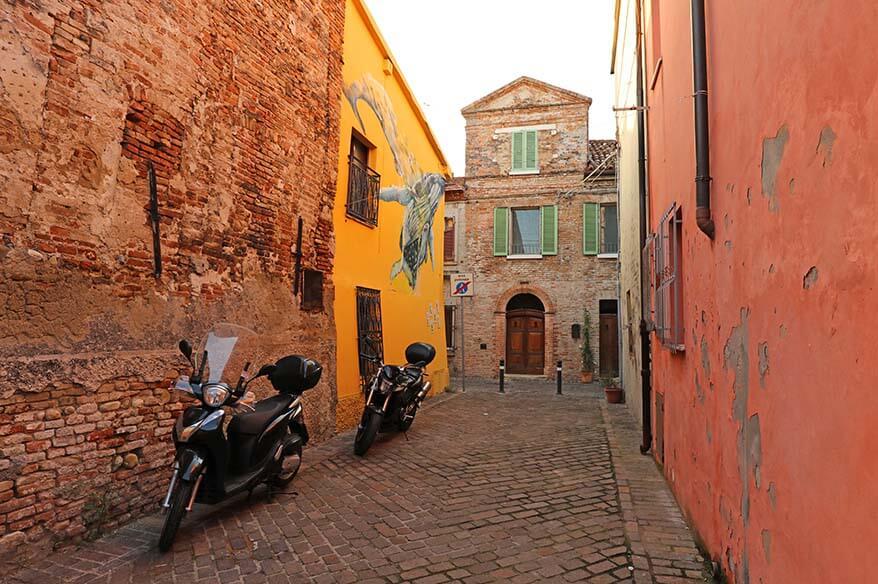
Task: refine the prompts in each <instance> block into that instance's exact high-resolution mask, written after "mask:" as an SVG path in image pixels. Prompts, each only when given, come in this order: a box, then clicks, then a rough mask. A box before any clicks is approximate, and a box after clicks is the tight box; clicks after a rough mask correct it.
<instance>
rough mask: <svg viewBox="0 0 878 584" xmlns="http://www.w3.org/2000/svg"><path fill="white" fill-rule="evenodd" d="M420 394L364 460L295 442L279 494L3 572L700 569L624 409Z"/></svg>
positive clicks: (586, 401)
mask: <svg viewBox="0 0 878 584" xmlns="http://www.w3.org/2000/svg"><path fill="white" fill-rule="evenodd" d="M468 389H469V391H468V392H467V393H466V394H445V395H441V396H439V397H437V398H434V399H432V400H430V401H429V402H428V403H427V405H426V406H425V409H424V410H422V411H421V413H420V415H419V416H418V419H417V420H416V421H415V424H414V425H413V427H412V429H411V431H410V432H409V434H408V439H406V437H405V436H403V435H396V434H390V435H383V436H382V437H380V438H379V440H378V442H377V443H376V444H375V445H374V446H373V448H372V450H370V451H369V453H368V454H367V456H366V457H365V458H364V459H359V458H357V457H355V456H354V455H353V453H352V447H351V443H352V440H353V438H352V434H351V432H347V433H345V434H341V435H339V436H337V437H335V438H334V439H332V440H330V441H328V442H325V443H323V444H320V445H319V446H316V447H314V448H309V449H307V450H306V452H305V464H304V466H303V468H302V470H301V472H300V474H299V476H298V477H297V479H296V480H295V481H294V482H293V485H292V489H291V491H294V493H293V492H291V493H290V494H283V495H278V496H276V497H275V498H274V500H268V499H267V497H266V495H265V494H264V492H263V491H261V490H260V491H258V492H257V493H255V494H254V495H253V498H252V499H251V500H250V501H249V502H246V501H245V500H243V499H241V498H239V499H235V500H232V501H231V502H229V503H227V504H225V505H223V506H219V507H212V508H211V507H204V506H200V508H198V509H197V510H196V512H194V513H193V514H192V515H191V516H190V517H187V518H186V519H185V520H184V523H183V526H182V527H181V530H180V533H179V535H178V537H177V541H176V544H175V546H174V548H173V551H172V552H170V553H168V554H166V555H160V554H159V553H158V552H157V551H156V549H155V545H156V543H155V542H156V539H157V537H158V531H159V529H160V525H161V516H160V515H155V516H152V517H149V518H146V519H143V520H141V521H138V522H136V523H133V524H131V525H129V526H127V527H124V528H122V529H121V530H119V531H118V532H116V533H114V534H111V535H109V536H108V537H106V538H104V539H103V540H100V541H97V542H95V543H92V544H87V545H85V546H84V547H82V548H79V549H75V550H71V549H65V550H61V551H59V552H56V553H55V554H53V555H52V556H49V557H48V558H46V559H45V560H43V561H42V562H41V563H39V564H37V565H34V566H31V567H29V568H25V569H23V570H21V571H19V572H18V573H17V574H14V575H12V576H11V577H10V580H9V582H10V583H15V584H21V583H31V582H33V583H36V582H56V581H61V580H63V581H75V582H77V583H85V582H112V583H121V582H154V583H161V582H187V583H188V582H193V581H196V582H223V583H248V584H249V583H261V582H318V583H322V582H326V583H330V582H360V583H366V582H376V583H377V582H392V583H396V582H418V583H424V584H434V583H442V582H464V583H467V584H469V583H478V582H516V583H518V582H521V583H525V582H594V583H603V582H607V583H610V582H637V583H641V582H701V581H705V577H704V576H703V575H702V567H703V565H702V559H701V556H700V555H699V553H698V550H697V549H696V547H695V545H694V543H693V541H692V536H691V534H690V532H689V530H688V529H687V528H686V525H685V523H684V521H683V519H682V516H681V514H680V512H679V511H678V508H677V506H676V504H675V503H674V500H673V497H672V496H671V494H670V491H669V490H668V488H667V486H666V484H665V482H664V480H663V479H662V477H661V475H660V473H659V472H658V470H657V469H656V467H655V465H654V463H653V460H652V458H651V457H644V456H641V455H640V454H639V453H638V450H637V446H638V437H639V435H638V432H637V428H636V425H635V423H634V421H633V420H632V418H631V417H630V415H629V414H628V413H627V411H626V410H625V406H614V405H607V404H606V402H605V401H604V399H603V396H602V394H600V393H599V392H598V391H597V390H596V389H593V388H589V387H569V386H568V387H565V394H564V395H563V396H556V395H554V386H553V385H551V384H547V383H545V382H542V381H521V380H516V381H513V382H512V383H511V384H509V385H508V393H507V394H505V395H500V394H498V393H497V392H496V386H483V387H475V388H468Z"/></svg>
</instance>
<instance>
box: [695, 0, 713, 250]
mask: <svg viewBox="0 0 878 584" xmlns="http://www.w3.org/2000/svg"><path fill="white" fill-rule="evenodd" d="M705 21H706V18H705V13H704V0H692V73H693V85H694V89H695V222H696V223H697V224H698V228H699V229H700V230H701V231H702V232H703V233H704V234H705V235H706V236H707V237H709V238H710V239H713V237H714V234H715V233H716V226H715V225H714V222H713V216H712V214H711V210H710V181H711V180H712V179H711V177H710V120H709V116H708V103H707V30H706V28H707V27H706V24H705Z"/></svg>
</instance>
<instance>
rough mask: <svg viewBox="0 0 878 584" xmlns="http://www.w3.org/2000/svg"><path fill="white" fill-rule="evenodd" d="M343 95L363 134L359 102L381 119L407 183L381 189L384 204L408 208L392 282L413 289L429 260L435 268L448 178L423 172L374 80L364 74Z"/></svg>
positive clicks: (386, 136)
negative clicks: (400, 280)
mask: <svg viewBox="0 0 878 584" xmlns="http://www.w3.org/2000/svg"><path fill="white" fill-rule="evenodd" d="M344 94H345V97H347V99H348V101H349V102H350V104H351V107H352V108H353V110H354V115H355V116H356V118H357V121H358V122H359V123H360V128H361V129H363V131H364V132H365V124H364V123H363V119H362V117H360V111H359V109H358V102H360V101H362V102H363V103H364V104H366V105H367V106H368V107H369V108H370V109H371V110H372V112H373V113H374V114H375V116H376V117H377V118H378V121H379V123H380V125H381V131H382V132H383V133H384V137H385V138H386V139H387V143H388V144H389V145H390V151H391V153H392V154H393V164H394V167H395V168H396V172H397V174H398V175H399V176H400V177H402V180H403V183H404V184H402V185H397V186H391V187H385V188H383V189H381V192H380V195H379V197H380V199H381V200H382V201H388V202H396V203H399V204H400V205H402V206H403V207H405V214H404V217H403V222H402V229H401V230H400V234H399V250H400V254H401V257H400V258H399V259H398V260H397V261H396V262H395V263H394V264H393V267H392V268H391V271H390V279H391V281H393V280H394V279H396V278H397V277H398V276H399V275H400V274H404V275H405V277H406V281H407V282H408V285H409V287H410V288H411V289H412V290H414V289H415V286H416V285H417V282H418V272H419V271H420V269H421V266H423V265H424V264H425V263H426V261H427V258H429V259H430V265H431V267H432V266H433V262H434V260H433V219H434V217H435V215H436V209H437V208H438V207H439V201H440V200H441V199H442V196H443V195H444V194H445V178H444V177H443V176H442V175H441V174H437V173H432V172H431V173H424V172H423V171H422V170H421V168H420V166H419V165H418V163H417V161H416V160H415V156H414V155H413V154H412V152H411V151H410V150H409V149H408V146H407V145H406V142H405V139H404V138H403V137H402V136H401V135H400V134H399V130H398V128H397V123H396V114H395V113H394V111H393V105H392V103H391V101H390V96H388V95H387V91H386V90H385V89H384V87H383V86H382V85H381V84H380V83H379V82H378V81H377V80H376V79H375V78H374V77H372V76H371V75H370V74H368V73H365V74H364V75H363V76H362V77H361V78H360V79H358V80H357V81H354V82H353V83H351V84H350V85H347V86H346V87H345V90H344Z"/></svg>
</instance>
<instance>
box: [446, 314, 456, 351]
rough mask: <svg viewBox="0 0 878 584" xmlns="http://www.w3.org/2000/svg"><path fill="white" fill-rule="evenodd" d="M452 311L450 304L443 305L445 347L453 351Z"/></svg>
mask: <svg viewBox="0 0 878 584" xmlns="http://www.w3.org/2000/svg"><path fill="white" fill-rule="evenodd" d="M454 309H455V307H454V306H453V305H451V304H446V305H445V346H446V347H447V348H448V349H454Z"/></svg>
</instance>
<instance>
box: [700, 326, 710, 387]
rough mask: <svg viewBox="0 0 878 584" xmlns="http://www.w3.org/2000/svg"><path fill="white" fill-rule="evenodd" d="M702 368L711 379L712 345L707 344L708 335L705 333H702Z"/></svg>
mask: <svg viewBox="0 0 878 584" xmlns="http://www.w3.org/2000/svg"><path fill="white" fill-rule="evenodd" d="M701 368H702V369H704V374H705V375H706V376H707V378H708V379H710V347H709V346H708V344H707V337H705V336H704V335H701Z"/></svg>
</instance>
